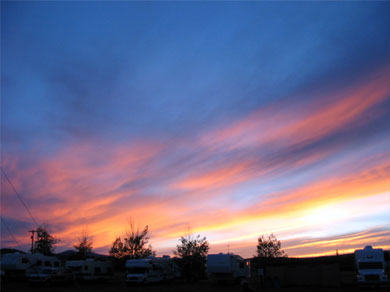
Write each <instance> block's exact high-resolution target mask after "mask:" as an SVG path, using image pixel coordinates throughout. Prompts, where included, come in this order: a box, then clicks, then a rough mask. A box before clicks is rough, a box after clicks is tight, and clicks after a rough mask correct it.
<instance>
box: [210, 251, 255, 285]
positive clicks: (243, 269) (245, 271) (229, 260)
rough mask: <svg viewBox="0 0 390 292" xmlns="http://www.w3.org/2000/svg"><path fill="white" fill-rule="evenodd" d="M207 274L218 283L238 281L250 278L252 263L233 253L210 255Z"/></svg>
mask: <svg viewBox="0 0 390 292" xmlns="http://www.w3.org/2000/svg"><path fill="white" fill-rule="evenodd" d="M207 274H208V275H209V278H210V279H211V280H213V281H216V282H222V281H237V280H240V279H244V278H247V277H249V276H250V263H249V261H245V260H244V259H243V258H242V257H240V256H239V255H235V254H232V253H227V254H223V253H219V254H209V255H208V256H207Z"/></svg>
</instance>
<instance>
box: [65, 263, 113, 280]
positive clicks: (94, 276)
mask: <svg viewBox="0 0 390 292" xmlns="http://www.w3.org/2000/svg"><path fill="white" fill-rule="evenodd" d="M65 268H67V269H68V270H70V271H71V272H72V275H73V278H74V279H76V280H87V281H88V280H109V279H111V278H112V270H111V265H110V263H107V262H105V261H96V260H94V259H86V260H78V261H66V263H65Z"/></svg>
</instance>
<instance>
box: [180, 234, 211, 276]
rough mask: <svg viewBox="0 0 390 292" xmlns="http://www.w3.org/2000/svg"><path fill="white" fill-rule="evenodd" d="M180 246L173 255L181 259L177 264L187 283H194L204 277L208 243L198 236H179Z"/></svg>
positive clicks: (204, 238)
mask: <svg viewBox="0 0 390 292" xmlns="http://www.w3.org/2000/svg"><path fill="white" fill-rule="evenodd" d="M179 241H180V244H178V245H177V246H176V248H177V250H176V251H173V253H174V254H175V255H176V256H178V257H180V258H181V261H180V263H179V265H180V268H181V272H182V274H183V276H184V277H185V278H186V279H187V281H196V280H199V279H202V278H204V276H205V275H206V257H207V253H208V251H209V243H208V241H207V239H206V237H201V236H200V235H197V236H195V237H194V236H193V235H191V234H189V235H187V236H181V237H180V239H179Z"/></svg>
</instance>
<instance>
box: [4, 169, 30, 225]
mask: <svg viewBox="0 0 390 292" xmlns="http://www.w3.org/2000/svg"><path fill="white" fill-rule="evenodd" d="M1 171H2V173H3V174H4V176H5V178H6V179H7V181H8V183H9V185H10V186H11V187H12V189H13V190H14V192H15V194H16V196H17V197H18V199H19V201H20V202H21V203H22V205H23V206H24V208H25V209H26V210H27V213H28V214H29V215H30V217H31V219H32V220H33V221H34V223H35V225H36V226H38V223H37V221H36V220H35V218H34V216H33V215H32V213H31V212H30V209H29V208H28V207H27V205H26V203H25V202H24V201H23V199H22V197H21V196H20V194H19V193H18V192H17V191H16V189H15V187H14V185H13V184H12V182H11V180H10V179H9V178H8V175H7V174H6V173H5V171H4V169H3V168H2V167H1Z"/></svg>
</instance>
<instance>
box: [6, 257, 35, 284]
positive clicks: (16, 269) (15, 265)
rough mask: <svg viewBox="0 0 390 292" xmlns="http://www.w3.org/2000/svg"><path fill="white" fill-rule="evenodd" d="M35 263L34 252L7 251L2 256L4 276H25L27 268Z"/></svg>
mask: <svg viewBox="0 0 390 292" xmlns="http://www.w3.org/2000/svg"><path fill="white" fill-rule="evenodd" d="M32 264H34V259H33V254H25V253H19V252H15V253H7V254H4V255H3V256H2V258H1V271H2V272H3V273H4V277H6V278H10V277H25V276H26V270H27V269H28V268H29V267H30V266H31V265H32Z"/></svg>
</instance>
